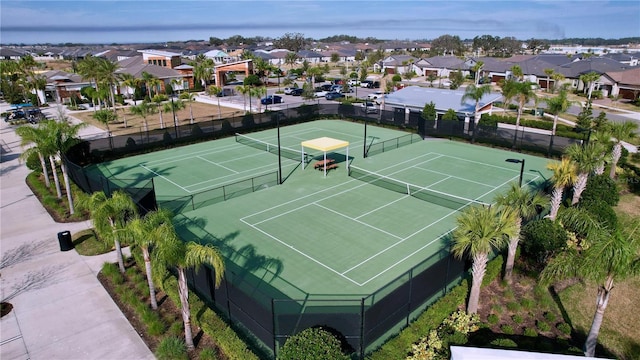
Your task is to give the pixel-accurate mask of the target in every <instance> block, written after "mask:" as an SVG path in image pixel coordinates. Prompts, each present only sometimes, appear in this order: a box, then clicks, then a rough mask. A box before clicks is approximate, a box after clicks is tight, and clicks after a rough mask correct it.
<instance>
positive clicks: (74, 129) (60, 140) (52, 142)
mask: <svg viewBox="0 0 640 360" xmlns="http://www.w3.org/2000/svg"><path fill="white" fill-rule="evenodd" d="M58 117H59V118H58V121H47V122H46V123H45V129H46V131H47V133H48V136H47V139H49V141H47V143H48V146H50V149H51V150H50V151H51V152H52V154H53V156H50V158H53V157H54V156H55V157H57V158H59V159H60V160H61V161H60V169H61V170H62V177H63V179H64V185H65V191H66V193H67V201H68V203H69V214H71V215H73V214H74V213H75V209H74V206H73V194H72V192H71V180H70V179H69V171H68V169H67V163H66V162H65V161H64V154H65V153H66V152H67V151H68V150H69V149H71V147H72V146H74V145H76V144H78V143H79V142H80V139H79V138H78V132H79V131H80V129H82V128H83V127H85V126H86V125H87V124H85V123H79V124H76V125H72V124H70V123H69V122H68V121H67V119H66V117H65V116H64V114H63V113H62V112H61V113H60V114H59V115H58ZM52 171H53V172H55V171H56V168H55V167H52Z"/></svg>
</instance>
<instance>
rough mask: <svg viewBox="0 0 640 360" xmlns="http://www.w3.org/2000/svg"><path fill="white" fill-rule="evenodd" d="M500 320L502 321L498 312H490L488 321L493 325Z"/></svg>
mask: <svg viewBox="0 0 640 360" xmlns="http://www.w3.org/2000/svg"><path fill="white" fill-rule="evenodd" d="M498 321H500V318H499V317H498V315H496V314H490V315H489V316H487V322H488V323H489V324H491V325H495V324H497V323H498Z"/></svg>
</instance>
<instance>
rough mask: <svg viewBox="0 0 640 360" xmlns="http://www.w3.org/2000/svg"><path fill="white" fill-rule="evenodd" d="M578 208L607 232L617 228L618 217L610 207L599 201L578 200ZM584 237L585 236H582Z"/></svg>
mask: <svg viewBox="0 0 640 360" xmlns="http://www.w3.org/2000/svg"><path fill="white" fill-rule="evenodd" d="M578 207H579V208H582V209H584V210H586V211H587V212H588V213H589V214H590V215H592V218H593V220H595V221H596V222H598V223H599V224H600V225H602V226H603V227H605V228H607V229H609V230H615V229H617V228H618V216H617V215H616V212H615V211H614V210H613V208H612V207H611V205H609V204H607V203H606V202H604V201H601V200H597V199H594V200H580V202H579V203H578ZM584 235H586V234H584Z"/></svg>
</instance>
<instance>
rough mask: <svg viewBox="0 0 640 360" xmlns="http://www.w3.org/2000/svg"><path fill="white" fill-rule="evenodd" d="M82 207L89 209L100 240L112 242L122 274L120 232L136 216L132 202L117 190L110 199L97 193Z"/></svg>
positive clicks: (123, 270)
mask: <svg viewBox="0 0 640 360" xmlns="http://www.w3.org/2000/svg"><path fill="white" fill-rule="evenodd" d="M82 206H83V208H85V209H89V211H90V213H91V219H92V220H93V224H94V226H95V228H96V231H97V232H98V234H99V235H100V237H101V238H102V239H107V240H110V241H113V244H114V245H115V248H116V257H117V262H118V267H119V268H120V272H121V273H123V274H124V272H125V268H124V259H123V258H122V247H121V245H120V236H121V232H122V231H123V230H124V229H125V228H126V226H127V222H128V221H129V220H131V219H133V218H135V217H136V216H137V213H138V210H137V208H136V205H135V204H134V203H133V200H132V199H131V197H130V196H129V195H127V194H126V193H125V192H123V191H121V190H118V191H115V192H114V193H113V194H111V197H107V195H106V194H105V193H104V192H102V191H98V192H95V193H93V195H91V196H90V197H87V198H86V199H85V200H84V201H83V202H82Z"/></svg>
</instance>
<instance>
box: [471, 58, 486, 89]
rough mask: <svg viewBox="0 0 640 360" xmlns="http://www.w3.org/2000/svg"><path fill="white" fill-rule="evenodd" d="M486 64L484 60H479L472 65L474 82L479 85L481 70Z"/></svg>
mask: <svg viewBox="0 0 640 360" xmlns="http://www.w3.org/2000/svg"><path fill="white" fill-rule="evenodd" d="M483 66H484V62H482V61H478V62H477V63H476V64H475V65H473V66H472V67H471V71H473V76H474V84H475V85H476V86H478V81H479V80H480V70H481V69H482V67H483Z"/></svg>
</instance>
